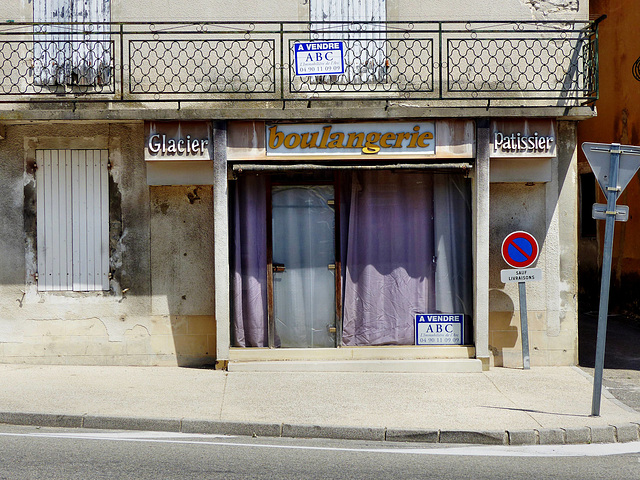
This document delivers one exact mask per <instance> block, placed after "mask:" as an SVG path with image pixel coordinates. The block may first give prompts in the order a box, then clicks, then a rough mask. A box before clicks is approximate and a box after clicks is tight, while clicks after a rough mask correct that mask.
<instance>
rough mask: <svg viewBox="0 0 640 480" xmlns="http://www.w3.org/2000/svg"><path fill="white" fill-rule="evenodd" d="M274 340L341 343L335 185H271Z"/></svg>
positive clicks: (282, 342)
mask: <svg viewBox="0 0 640 480" xmlns="http://www.w3.org/2000/svg"><path fill="white" fill-rule="evenodd" d="M271 214H272V218H271V270H272V275H271V278H272V295H271V302H270V303H271V305H270V317H271V319H270V324H271V325H270V326H271V328H270V332H271V335H272V336H273V337H272V339H270V340H271V341H270V343H271V344H272V345H274V346H276V347H289V348H292V347H297V348H304V347H310V348H311V347H314V348H317V347H335V346H336V276H337V275H336V254H335V237H336V235H335V223H336V222H335V218H336V215H335V208H334V187H333V185H278V186H275V185H274V186H272V189H271Z"/></svg>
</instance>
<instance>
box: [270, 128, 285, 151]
mask: <svg viewBox="0 0 640 480" xmlns="http://www.w3.org/2000/svg"><path fill="white" fill-rule="evenodd" d="M282 142H284V133H282V132H278V127H277V126H275V125H274V126H273V127H271V128H270V129H269V148H272V149H274V150H275V149H276V148H279V147H280V145H282Z"/></svg>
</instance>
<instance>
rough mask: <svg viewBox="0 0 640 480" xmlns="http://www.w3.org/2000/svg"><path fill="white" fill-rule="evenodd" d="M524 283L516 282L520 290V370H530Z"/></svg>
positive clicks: (525, 288)
mask: <svg viewBox="0 0 640 480" xmlns="http://www.w3.org/2000/svg"><path fill="white" fill-rule="evenodd" d="M526 285H527V284H526V283H525V282H518V289H519V290H520V333H521V336H522V368H523V369H525V370H529V368H531V362H530V356H529V322H528V320H527V287H526Z"/></svg>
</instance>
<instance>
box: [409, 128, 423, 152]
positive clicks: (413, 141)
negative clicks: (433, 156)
mask: <svg viewBox="0 0 640 480" xmlns="http://www.w3.org/2000/svg"><path fill="white" fill-rule="evenodd" d="M413 131H414V132H415V133H412V134H411V141H410V142H409V145H408V148H416V143H417V142H418V133H420V127H419V126H418V125H416V126H415V127H413Z"/></svg>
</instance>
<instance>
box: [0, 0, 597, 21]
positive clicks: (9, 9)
mask: <svg viewBox="0 0 640 480" xmlns="http://www.w3.org/2000/svg"><path fill="white" fill-rule="evenodd" d="M185 6H186V4H185V3H182V2H175V1H172V0H140V1H138V2H128V1H125V0H111V20H112V21H114V22H140V21H156V22H160V21H196V22H197V21H244V20H253V21H271V22H280V21H308V19H309V0H269V1H266V0H263V1H255V0H234V1H232V2H230V1H224V0H214V1H211V0H193V1H190V2H188V8H185ZM32 10H33V4H32V2H31V1H26V0H11V1H6V2H3V3H2V5H0V21H6V20H14V21H32V18H33V12H32ZM588 11H589V8H588V2H587V1H586V0H582V1H580V0H494V1H491V2H487V1H485V0H451V1H447V2H442V1H440V0H387V19H388V20H401V21H408V20H416V19H420V20H425V21H446V20H462V21H466V20H488V21H494V20H503V19H506V20H534V19H538V20H552V19H579V20H586V19H587V18H588Z"/></svg>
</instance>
